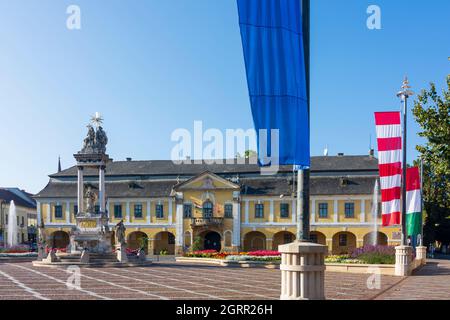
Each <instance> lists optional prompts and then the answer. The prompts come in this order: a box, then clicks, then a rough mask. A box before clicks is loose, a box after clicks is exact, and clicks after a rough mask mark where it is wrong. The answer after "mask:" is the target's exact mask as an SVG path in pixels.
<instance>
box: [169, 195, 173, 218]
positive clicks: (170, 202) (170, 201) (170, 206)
mask: <svg viewBox="0 0 450 320" xmlns="http://www.w3.org/2000/svg"><path fill="white" fill-rule="evenodd" d="M172 220H173V219H172V199H170V200H169V224H172Z"/></svg>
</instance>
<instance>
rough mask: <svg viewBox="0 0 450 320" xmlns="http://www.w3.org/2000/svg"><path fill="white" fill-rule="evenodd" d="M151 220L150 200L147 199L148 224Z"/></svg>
mask: <svg viewBox="0 0 450 320" xmlns="http://www.w3.org/2000/svg"><path fill="white" fill-rule="evenodd" d="M151 222H152V202H151V201H150V200H149V201H147V223H148V224H150V223H151Z"/></svg>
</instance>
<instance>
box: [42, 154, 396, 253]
mask: <svg viewBox="0 0 450 320" xmlns="http://www.w3.org/2000/svg"><path fill="white" fill-rule="evenodd" d="M103 170H104V175H105V176H104V179H105V181H104V183H105V192H104V196H105V197H106V199H104V200H105V202H106V213H107V215H108V217H109V226H110V228H111V230H113V229H114V226H115V225H116V224H117V223H118V222H120V221H121V220H123V221H124V225H125V227H126V238H127V245H128V247H129V248H131V249H137V248H138V247H140V246H142V244H143V243H145V246H146V249H147V251H148V253H149V254H150V255H155V254H156V255H158V254H169V255H172V254H181V253H182V252H186V251H189V250H192V249H193V248H194V247H196V248H201V249H213V250H217V251H233V252H237V251H253V250H277V249H278V246H279V245H281V244H285V243H289V242H292V241H293V240H295V234H296V198H295V185H296V183H295V180H294V175H293V170H292V166H282V167H280V170H279V172H278V173H277V174H276V175H272V176H265V175H261V173H260V168H259V167H258V166H257V165H255V164H249V163H248V161H247V164H238V163H236V162H235V164H225V163H224V164H206V163H203V164H194V163H192V164H189V163H184V164H175V163H173V162H172V161H170V160H167V161H166V160H156V161H132V160H131V159H127V161H113V160H109V162H108V163H107V164H106V166H105V168H103ZM78 171H79V170H78V169H77V167H76V166H74V167H71V168H68V169H66V170H62V171H60V172H58V173H55V174H52V175H50V181H49V182H48V184H47V186H46V187H45V188H44V189H43V190H42V191H40V192H39V193H38V194H37V195H36V196H35V199H36V201H37V212H38V223H39V224H40V225H43V226H44V230H45V236H46V238H47V244H48V245H49V246H50V247H53V248H66V247H67V246H69V244H70V233H71V230H73V228H74V227H75V223H76V220H75V216H76V214H77V212H78V203H77V192H78V190H77V181H78V175H79V173H78ZM83 176H84V182H83V184H84V188H85V189H87V188H91V189H92V190H94V192H95V191H97V192H98V188H99V183H98V176H99V173H98V170H95V169H93V168H85V170H84V172H83ZM376 179H378V161H377V159H376V158H375V157H373V154H369V155H367V156H345V155H339V156H324V157H312V159H311V179H310V182H311V184H310V194H311V198H310V212H311V219H310V220H311V240H312V241H315V242H318V243H321V244H324V245H327V246H328V248H329V252H330V253H333V254H341V253H346V252H348V251H349V250H350V249H352V248H355V247H360V246H362V245H364V244H370V243H371V242H372V239H373V236H374V235H375V236H376V237H377V239H378V243H379V244H389V245H395V244H398V243H399V231H400V229H399V227H397V226H394V227H381V226H379V225H378V224H379V223H377V221H380V219H379V216H378V217H376V216H374V215H373V214H372V213H371V208H372V198H373V195H372V194H373V188H374V184H375V181H376ZM99 207H100V205H98V206H97V210H99ZM374 219H377V220H376V221H374ZM375 226H376V227H375ZM374 230H376V233H374ZM114 238H115V237H112V239H113V240H112V241H114ZM144 239H147V240H146V241H143V240H144Z"/></svg>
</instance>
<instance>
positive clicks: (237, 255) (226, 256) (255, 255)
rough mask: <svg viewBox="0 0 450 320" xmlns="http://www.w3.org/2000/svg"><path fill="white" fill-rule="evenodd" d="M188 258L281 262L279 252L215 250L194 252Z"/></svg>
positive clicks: (187, 254) (188, 254) (187, 255)
mask: <svg viewBox="0 0 450 320" xmlns="http://www.w3.org/2000/svg"><path fill="white" fill-rule="evenodd" d="M184 257H186V258H207V259H218V260H227V261H280V260H281V254H280V253H279V252H278V251H265V250H262V251H252V252H217V251H215V250H202V251H193V252H190V253H186V254H185V255H184Z"/></svg>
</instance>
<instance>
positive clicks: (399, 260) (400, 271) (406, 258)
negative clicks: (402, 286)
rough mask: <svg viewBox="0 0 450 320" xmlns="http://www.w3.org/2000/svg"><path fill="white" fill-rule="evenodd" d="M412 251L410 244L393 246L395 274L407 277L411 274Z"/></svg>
mask: <svg viewBox="0 0 450 320" xmlns="http://www.w3.org/2000/svg"><path fill="white" fill-rule="evenodd" d="M412 251H413V248H412V247H410V246H398V247H395V275H396V276H399V277H407V276H409V275H411V264H412Z"/></svg>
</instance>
